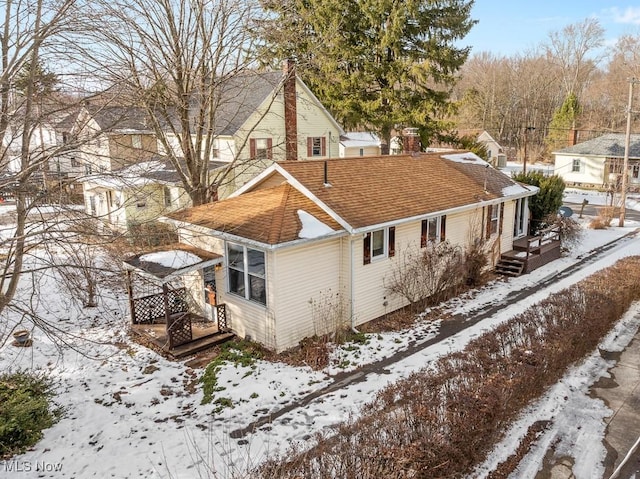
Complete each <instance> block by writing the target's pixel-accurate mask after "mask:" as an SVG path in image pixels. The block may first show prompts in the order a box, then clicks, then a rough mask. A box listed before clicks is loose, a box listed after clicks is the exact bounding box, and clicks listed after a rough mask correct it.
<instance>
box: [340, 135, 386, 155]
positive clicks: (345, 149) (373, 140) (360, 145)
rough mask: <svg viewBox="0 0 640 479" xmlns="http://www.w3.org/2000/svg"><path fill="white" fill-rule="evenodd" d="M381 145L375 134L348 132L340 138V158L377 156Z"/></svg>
mask: <svg viewBox="0 0 640 479" xmlns="http://www.w3.org/2000/svg"><path fill="white" fill-rule="evenodd" d="M381 147H382V143H381V141H380V138H379V137H378V135H376V134H375V133H371V132H368V131H350V132H347V133H345V134H344V135H342V136H341V137H340V158H344V157H351V156H379V155H380V154H381Z"/></svg>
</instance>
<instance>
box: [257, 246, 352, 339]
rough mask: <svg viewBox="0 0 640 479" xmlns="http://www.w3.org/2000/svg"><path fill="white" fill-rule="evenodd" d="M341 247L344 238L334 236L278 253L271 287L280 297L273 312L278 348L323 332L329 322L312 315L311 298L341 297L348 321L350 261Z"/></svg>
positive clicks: (275, 294) (312, 299)
mask: <svg viewBox="0 0 640 479" xmlns="http://www.w3.org/2000/svg"><path fill="white" fill-rule="evenodd" d="M361 244H362V243H361ZM341 248H342V240H341V239H339V238H334V239H330V240H325V241H318V242H312V243H308V244H306V245H301V246H298V247H295V248H287V249H283V250H279V251H277V252H276V253H275V255H274V256H275V261H274V265H273V268H274V270H275V274H274V282H273V283H271V284H269V285H268V288H272V289H273V290H274V291H273V295H274V296H275V297H276V298H277V299H276V300H275V302H274V305H273V313H274V317H275V327H276V332H277V337H278V341H277V345H276V349H277V350H278V351H282V350H285V349H289V348H292V347H294V346H297V345H298V343H299V342H300V341H301V340H302V339H304V338H305V337H309V336H313V335H314V334H322V333H323V332H324V331H325V330H326V327H327V326H330V325H327V324H324V321H323V318H322V317H316V318H314V317H313V315H312V307H311V302H312V301H314V300H316V301H318V300H319V299H320V296H321V295H322V296H323V297H324V296H325V295H326V296H327V297H328V296H331V297H335V301H338V300H339V299H340V297H341V299H342V300H343V301H344V303H345V306H346V308H345V309H346V311H345V317H344V319H345V320H346V321H349V307H348V288H347V285H346V284H345V281H344V276H343V272H344V269H343V267H344V262H346V263H347V264H348V261H346V260H343V259H342V258H343V257H344V255H343V254H342V253H341ZM343 261H344V262H343ZM301 265H304V268H302V267H301ZM334 295H335V296H334ZM314 321H315V323H314Z"/></svg>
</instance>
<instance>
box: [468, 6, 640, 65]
mask: <svg viewBox="0 0 640 479" xmlns="http://www.w3.org/2000/svg"><path fill="white" fill-rule="evenodd" d="M471 17H472V18H473V19H475V20H478V23H477V24H476V25H475V26H474V27H473V28H472V29H471V31H470V32H469V34H468V35H467V36H466V37H465V39H464V41H463V44H466V45H471V46H472V52H471V53H472V55H473V54H476V53H480V52H491V53H493V54H494V55H496V56H513V55H517V54H524V53H525V52H526V51H528V50H532V49H533V48H534V47H536V46H538V45H539V44H540V43H542V42H545V41H546V40H547V39H548V37H549V33H550V32H553V31H560V30H562V29H563V28H564V27H565V26H567V25H571V24H575V23H578V22H582V21H583V20H585V19H586V18H596V19H598V21H599V22H600V26H601V27H602V28H603V29H604V30H605V43H606V44H615V42H616V39H617V38H618V37H620V36H622V35H625V34H631V35H636V34H640V5H638V2H630V1H623V0H620V1H605V0H565V1H562V0H536V1H530V0H513V1H505V0H475V4H474V6H473V10H472V13H471Z"/></svg>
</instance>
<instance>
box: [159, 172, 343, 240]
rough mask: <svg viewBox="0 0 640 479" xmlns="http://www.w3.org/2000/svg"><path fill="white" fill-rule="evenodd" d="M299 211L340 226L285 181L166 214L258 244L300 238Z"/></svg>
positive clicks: (331, 224)
mask: <svg viewBox="0 0 640 479" xmlns="http://www.w3.org/2000/svg"><path fill="white" fill-rule="evenodd" d="M298 210H304V211H306V212H307V213H309V214H311V215H313V216H314V217H315V218H316V219H318V220H319V221H321V222H322V223H324V224H325V225H327V226H329V227H330V228H332V229H333V230H336V231H337V230H341V229H342V228H341V227H340V225H339V224H338V223H337V222H336V221H335V220H333V219H332V218H331V217H330V216H329V215H328V214H327V213H325V212H324V211H322V210H321V209H320V208H319V207H318V206H316V205H315V203H313V202H312V201H311V200H309V199H308V198H307V197H306V196H304V195H303V194H302V193H300V192H299V191H298V190H296V189H295V188H293V187H292V186H291V185H289V184H286V183H285V184H282V185H279V186H276V187H273V188H266V189H263V190H257V191H252V192H250V193H246V194H244V195H240V196H238V197H235V198H229V199H226V200H221V201H217V202H215V203H209V204H206V205H201V206H196V207H193V208H189V209H187V210H183V211H180V212H176V213H172V214H170V215H168V217H169V218H173V219H175V220H179V221H184V222H187V223H191V224H194V225H198V226H203V227H205V228H210V229H213V230H216V231H221V232H224V233H228V234H233V235H236V236H240V237H242V238H247V239H250V240H253V241H258V242H261V243H266V244H279V243H286V242H288V241H294V240H297V239H299V236H298V234H299V232H300V230H301V229H302V224H301V222H300V218H299V216H298Z"/></svg>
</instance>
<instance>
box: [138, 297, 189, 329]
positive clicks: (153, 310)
mask: <svg viewBox="0 0 640 479" xmlns="http://www.w3.org/2000/svg"><path fill="white" fill-rule="evenodd" d="M132 304H133V309H132V311H131V322H132V323H133V324H139V323H149V324H153V323H155V322H163V321H165V320H166V317H167V316H171V315H172V314H175V313H183V312H186V311H187V309H188V306H187V290H186V288H178V289H171V290H169V292H168V294H167V304H168V305H169V311H168V315H167V314H166V312H165V306H164V305H165V302H164V294H163V293H156V294H150V295H148V296H143V297H141V298H134V299H133V301H132Z"/></svg>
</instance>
